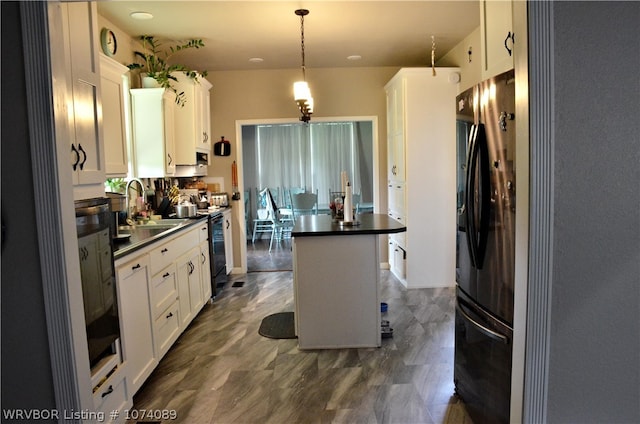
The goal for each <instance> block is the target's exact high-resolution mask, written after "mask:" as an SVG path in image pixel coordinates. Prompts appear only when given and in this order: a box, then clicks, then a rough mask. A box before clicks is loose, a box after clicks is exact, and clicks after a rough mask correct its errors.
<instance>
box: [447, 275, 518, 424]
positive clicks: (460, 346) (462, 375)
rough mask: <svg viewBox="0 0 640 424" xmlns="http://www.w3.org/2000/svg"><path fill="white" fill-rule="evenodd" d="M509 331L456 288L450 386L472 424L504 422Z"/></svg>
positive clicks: (506, 415) (506, 419)
mask: <svg viewBox="0 0 640 424" xmlns="http://www.w3.org/2000/svg"><path fill="white" fill-rule="evenodd" d="M512 340H513V329H511V328H510V327H508V326H507V325H505V324H504V323H502V322H500V321H498V320H497V319H495V318H494V317H492V316H491V315H489V314H488V313H486V312H485V311H484V310H482V309H481V308H480V307H478V306H477V305H476V304H475V303H474V302H473V301H472V300H471V298H469V297H468V296H466V295H465V294H464V292H462V291H461V290H460V289H459V288H457V296H456V326H455V364H454V383H455V386H456V393H457V394H458V395H459V396H460V397H461V398H462V400H463V402H464V404H465V407H466V409H467V412H468V413H469V415H470V416H471V419H472V420H473V422H474V423H476V424H481V423H508V422H509V408H510V398H511V355H512Z"/></svg>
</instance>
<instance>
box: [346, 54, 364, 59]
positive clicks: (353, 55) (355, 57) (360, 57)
mask: <svg viewBox="0 0 640 424" xmlns="http://www.w3.org/2000/svg"><path fill="white" fill-rule="evenodd" d="M360 59H362V56H360V55H359V54H352V55H351V56H347V60H360Z"/></svg>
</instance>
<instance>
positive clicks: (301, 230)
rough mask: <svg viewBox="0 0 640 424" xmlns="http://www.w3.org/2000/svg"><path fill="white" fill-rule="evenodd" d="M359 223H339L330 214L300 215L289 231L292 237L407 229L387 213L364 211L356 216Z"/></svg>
mask: <svg viewBox="0 0 640 424" xmlns="http://www.w3.org/2000/svg"><path fill="white" fill-rule="evenodd" d="M356 221H359V222H360V225H354V226H346V225H344V226H343V225H341V224H340V223H338V222H335V221H333V220H332V219H331V215H302V216H299V217H297V218H296V225H295V226H294V227H293V230H292V231H291V235H292V236H293V237H315V236H348V235H354V234H357V235H363V234H393V233H402V232H405V231H407V227H405V226H404V225H402V224H401V223H399V222H398V221H396V220H395V219H393V218H390V217H389V216H388V215H384V214H377V213H375V214H372V213H365V214H361V215H358V216H356Z"/></svg>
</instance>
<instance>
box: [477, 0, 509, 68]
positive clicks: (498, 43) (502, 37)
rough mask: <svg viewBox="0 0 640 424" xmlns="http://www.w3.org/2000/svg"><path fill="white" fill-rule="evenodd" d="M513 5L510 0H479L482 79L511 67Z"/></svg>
mask: <svg viewBox="0 0 640 424" xmlns="http://www.w3.org/2000/svg"><path fill="white" fill-rule="evenodd" d="M512 11H513V5H512V2H511V0H481V1H480V38H481V40H480V43H481V45H482V49H483V51H482V79H483V80H485V79H487V78H491V77H493V76H495V75H498V74H501V73H503V72H505V71H508V70H510V69H513V49H514V42H515V36H514V34H513V12H512Z"/></svg>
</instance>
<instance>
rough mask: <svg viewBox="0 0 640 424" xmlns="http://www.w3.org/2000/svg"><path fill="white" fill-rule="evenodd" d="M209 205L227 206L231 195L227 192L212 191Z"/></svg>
mask: <svg viewBox="0 0 640 424" xmlns="http://www.w3.org/2000/svg"><path fill="white" fill-rule="evenodd" d="M209 205H211V206H218V207H221V208H226V207H227V206H229V195H228V194H227V193H211V195H210V198H209Z"/></svg>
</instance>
